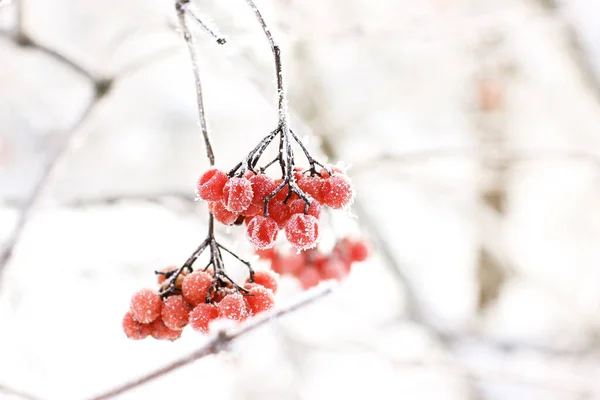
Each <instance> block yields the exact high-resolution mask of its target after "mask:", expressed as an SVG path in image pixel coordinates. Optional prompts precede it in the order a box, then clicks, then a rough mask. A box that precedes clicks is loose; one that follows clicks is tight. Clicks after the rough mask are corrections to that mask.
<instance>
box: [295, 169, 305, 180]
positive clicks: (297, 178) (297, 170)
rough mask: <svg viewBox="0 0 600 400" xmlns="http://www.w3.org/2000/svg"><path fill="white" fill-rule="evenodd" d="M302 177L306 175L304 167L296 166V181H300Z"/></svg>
mask: <svg viewBox="0 0 600 400" xmlns="http://www.w3.org/2000/svg"><path fill="white" fill-rule="evenodd" d="M302 178H304V175H303V174H302V167H294V180H295V181H296V183H298V181H299V180H300V179H302Z"/></svg>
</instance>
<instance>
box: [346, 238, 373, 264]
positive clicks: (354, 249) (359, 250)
mask: <svg viewBox="0 0 600 400" xmlns="http://www.w3.org/2000/svg"><path fill="white" fill-rule="evenodd" d="M367 257H369V245H368V244H367V242H365V241H364V240H359V241H356V242H353V243H352V244H351V245H350V258H351V259H352V261H356V262H360V261H365V260H366V259H367Z"/></svg>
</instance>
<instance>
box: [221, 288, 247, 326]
mask: <svg viewBox="0 0 600 400" xmlns="http://www.w3.org/2000/svg"><path fill="white" fill-rule="evenodd" d="M217 308H218V309H219V317H220V318H227V319H231V320H233V321H238V322H239V321H243V320H245V319H246V318H247V317H248V311H246V302H245V301H244V296H242V295H241V294H239V293H231V294H228V295H227V296H225V297H224V298H223V300H221V301H220V302H219V304H217Z"/></svg>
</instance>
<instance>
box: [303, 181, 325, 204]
mask: <svg viewBox="0 0 600 400" xmlns="http://www.w3.org/2000/svg"><path fill="white" fill-rule="evenodd" d="M297 183H298V187H299V188H300V190H302V191H303V192H304V193H306V194H308V195H310V197H312V198H313V199H315V200H317V201H318V202H319V203H323V179H322V178H321V177H318V176H305V177H303V178H302V179H300V180H299V181H298V182H297Z"/></svg>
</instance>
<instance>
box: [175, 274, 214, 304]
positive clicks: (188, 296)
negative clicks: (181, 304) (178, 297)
mask: <svg viewBox="0 0 600 400" xmlns="http://www.w3.org/2000/svg"><path fill="white" fill-rule="evenodd" d="M212 281H213V277H212V276H210V274H208V273H207V272H204V271H197V272H194V273H193V274H190V275H188V276H186V277H185V279H184V280H183V285H182V286H181V293H182V294H183V297H184V299H185V300H186V301H187V302H188V303H190V304H191V305H192V306H195V305H198V304H200V303H204V302H205V301H206V295H207V294H208V290H209V289H210V285H211V283H212Z"/></svg>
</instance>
